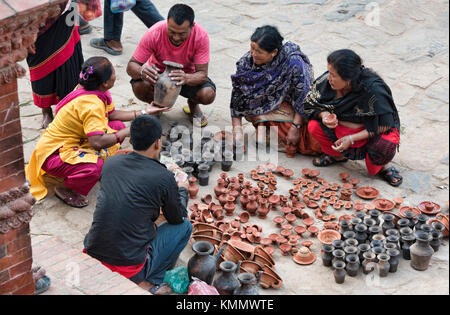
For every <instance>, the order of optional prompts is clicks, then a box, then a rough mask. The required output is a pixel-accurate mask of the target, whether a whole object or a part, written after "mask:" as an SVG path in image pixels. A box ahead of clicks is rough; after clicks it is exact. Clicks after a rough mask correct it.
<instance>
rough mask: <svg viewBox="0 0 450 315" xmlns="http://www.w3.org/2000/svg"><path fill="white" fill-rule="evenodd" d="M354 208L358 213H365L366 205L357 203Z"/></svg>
mask: <svg viewBox="0 0 450 315" xmlns="http://www.w3.org/2000/svg"><path fill="white" fill-rule="evenodd" d="M353 208H354V209H355V211H356V212H359V211H363V210H364V204H363V203H361V202H358V203H356V202H355V204H354V205H353Z"/></svg>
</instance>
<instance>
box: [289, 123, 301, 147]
mask: <svg viewBox="0 0 450 315" xmlns="http://www.w3.org/2000/svg"><path fill="white" fill-rule="evenodd" d="M299 141H300V132H299V129H297V128H295V127H294V126H291V128H289V131H288V134H287V136H286V143H287V144H288V145H293V146H297V145H298V142H299Z"/></svg>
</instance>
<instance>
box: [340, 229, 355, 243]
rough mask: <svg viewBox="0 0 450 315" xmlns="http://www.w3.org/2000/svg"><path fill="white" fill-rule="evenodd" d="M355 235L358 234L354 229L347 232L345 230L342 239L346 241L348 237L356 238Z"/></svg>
mask: <svg viewBox="0 0 450 315" xmlns="http://www.w3.org/2000/svg"><path fill="white" fill-rule="evenodd" d="M355 236H356V233H355V232H353V231H346V232H344V234H342V240H343V241H346V240H348V239H352V238H353V239H354V238H355Z"/></svg>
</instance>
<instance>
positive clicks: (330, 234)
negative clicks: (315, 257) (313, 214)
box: [317, 230, 341, 245]
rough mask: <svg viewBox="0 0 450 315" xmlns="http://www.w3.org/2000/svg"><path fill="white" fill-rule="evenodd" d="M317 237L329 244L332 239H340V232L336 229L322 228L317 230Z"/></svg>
mask: <svg viewBox="0 0 450 315" xmlns="http://www.w3.org/2000/svg"><path fill="white" fill-rule="evenodd" d="M317 239H318V240H319V241H320V242H321V243H322V244H327V245H330V244H331V243H333V241H334V240H340V239H341V233H339V232H338V231H336V230H322V231H320V232H319V235H318V236H317Z"/></svg>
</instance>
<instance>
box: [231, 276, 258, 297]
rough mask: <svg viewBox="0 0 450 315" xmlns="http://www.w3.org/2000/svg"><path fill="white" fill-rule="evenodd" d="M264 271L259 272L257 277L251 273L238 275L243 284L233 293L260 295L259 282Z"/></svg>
mask: <svg viewBox="0 0 450 315" xmlns="http://www.w3.org/2000/svg"><path fill="white" fill-rule="evenodd" d="M262 273H263V272H262V271H260V272H258V276H257V278H256V277H255V275H253V274H251V273H241V274H240V275H239V276H238V279H239V282H240V283H241V286H240V287H239V288H237V289H236V290H234V293H233V295H259V283H260V281H261V276H262Z"/></svg>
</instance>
